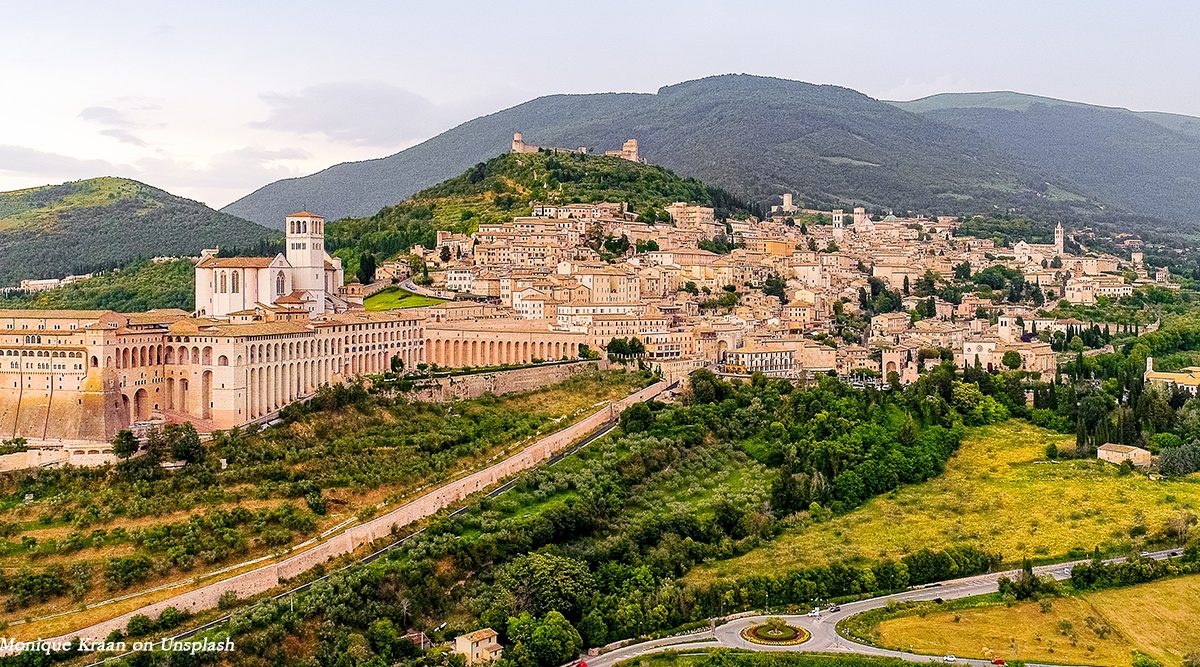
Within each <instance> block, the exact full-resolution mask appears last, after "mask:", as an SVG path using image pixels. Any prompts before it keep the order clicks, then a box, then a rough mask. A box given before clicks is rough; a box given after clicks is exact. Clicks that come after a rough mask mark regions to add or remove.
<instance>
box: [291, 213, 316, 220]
mask: <svg viewBox="0 0 1200 667" xmlns="http://www.w3.org/2000/svg"><path fill="white" fill-rule="evenodd" d="M287 217H289V218H320V217H321V216H319V215H317V214H316V213H309V212H308V211H300V212H299V213H293V214H291V215H289V216H287ZM321 219H322V220H324V218H321Z"/></svg>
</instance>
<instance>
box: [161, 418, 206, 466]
mask: <svg viewBox="0 0 1200 667" xmlns="http://www.w3.org/2000/svg"><path fill="white" fill-rule="evenodd" d="M166 437H167V442H168V443H170V447H171V456H173V457H174V458H175V459H176V460H179V461H186V462H188V463H199V462H201V461H203V460H204V445H202V444H200V434H199V433H197V432H196V427H195V426H192V425H191V424H190V423H185V424H170V425H168V426H167V433H166Z"/></svg>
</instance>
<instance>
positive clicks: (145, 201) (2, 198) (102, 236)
mask: <svg viewBox="0 0 1200 667" xmlns="http://www.w3.org/2000/svg"><path fill="white" fill-rule="evenodd" d="M278 215H279V211H276V216H278ZM273 234H274V233H273V232H271V231H270V230H268V229H266V228H264V227H261V226H259V225H256V224H254V223H251V222H247V221H245V220H242V219H240V218H236V217H234V216H232V215H229V214H227V213H219V212H217V211H214V210H212V209H210V208H208V207H207V206H205V205H203V204H201V203H199V202H196V201H192V200H190V199H184V198H182V197H176V196H175V195H172V194H170V193H168V192H165V191H163V190H159V189H158V188H154V187H151V186H149V185H146V184H144V183H139V182H137V181H131V180H128V179H123V178H108V177H105V178H93V179H89V180H85V181H72V182H70V183H63V184H61V185H47V186H43V187H38V188H30V189H27V190H15V191H12V192H4V193H0V257H3V258H4V261H2V262H0V285H8V284H13V283H16V282H17V281H19V280H21V279H24V278H52V277H59V276H63V275H67V274H71V273H87V272H91V271H96V270H104V269H110V268H114V267H118V266H124V265H126V264H128V263H130V262H131V261H134V260H137V259H141V258H147V257H154V256H159V255H183V254H195V253H196V252H197V251H198V250H200V249H201V248H205V247H212V246H214V245H221V246H241V247H246V246H251V245H254V244H256V243H258V242H259V241H262V240H263V239H266V238H267V237H269V236H271V235H273Z"/></svg>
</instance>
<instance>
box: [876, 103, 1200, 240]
mask: <svg viewBox="0 0 1200 667" xmlns="http://www.w3.org/2000/svg"><path fill="white" fill-rule="evenodd" d="M896 104H897V106H899V107H901V108H904V109H908V110H910V111H914V112H919V113H921V115H922V116H924V117H925V118H929V119H932V120H935V121H937V122H939V123H943V124H946V125H951V126H954V127H958V128H961V129H963V130H967V131H970V132H974V133H976V134H978V135H980V136H982V137H984V138H985V139H987V140H988V141H990V142H991V143H993V144H994V145H996V146H997V147H998V148H1000V149H1002V150H1004V151H1006V152H1008V153H1011V154H1012V155H1015V156H1017V157H1018V158H1020V159H1021V160H1023V161H1026V162H1028V163H1031V164H1034V165H1037V167H1038V168H1040V169H1042V170H1044V172H1045V173H1052V174H1058V175H1060V176H1061V177H1063V178H1066V179H1069V180H1070V181H1072V182H1075V183H1077V184H1079V186H1080V187H1082V188H1083V189H1084V190H1085V191H1087V192H1089V193H1092V194H1093V195H1094V196H1095V197H1097V198H1098V199H1099V200H1100V201H1103V202H1106V203H1107V204H1108V205H1109V206H1111V207H1116V208H1118V209H1122V210H1125V211H1130V212H1134V213H1139V214H1142V215H1149V216H1154V217H1158V218H1161V219H1163V220H1165V221H1168V222H1169V223H1171V224H1172V225H1178V223H1179V222H1183V223H1185V224H1186V225H1187V226H1188V227H1192V228H1193V229H1194V226H1195V222H1194V221H1195V220H1196V219H1198V218H1200V200H1198V199H1197V198H1196V196H1195V192H1196V189H1197V188H1198V187H1200V119H1197V118H1192V117H1190V116H1181V115H1177V114H1164V113H1154V112H1135V111H1129V110H1127V109H1118V108H1113V107H1101V106H1093V105H1087V104H1080V103H1077V102H1067V101H1064V100H1055V99H1052V98H1046V97H1037V96H1032V95H1022V94H1019V93H959V94H944V95H934V96H932V97H927V98H922V99H920V100H914V101H912V102H898V103H896Z"/></svg>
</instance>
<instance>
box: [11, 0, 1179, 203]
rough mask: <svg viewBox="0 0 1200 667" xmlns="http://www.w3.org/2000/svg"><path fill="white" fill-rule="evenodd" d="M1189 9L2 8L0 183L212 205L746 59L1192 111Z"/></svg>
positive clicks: (628, 5)
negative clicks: (517, 113) (529, 107)
mask: <svg viewBox="0 0 1200 667" xmlns="http://www.w3.org/2000/svg"><path fill="white" fill-rule="evenodd" d="M1198 6H1200V5H1198V3H1192V2H1153V3H1151V2H1141V3H1133V2H1109V1H1105V0H1091V1H1088V2H1065V1H1057V0H1055V1H1049V0H1040V1H1038V2H1012V1H1004V2H986V3H985V2H975V1H972V0H954V1H947V2H920V1H919V0H910V1H909V2H895V1H894V2H854V1H852V0H841V1H838V2H829V1H828V0H822V1H820V2H787V1H778V2H765V1H764V2H755V1H753V0H737V1H736V2H704V1H698V0H687V1H681V2H655V1H652V0H641V1H637V2H633V1H630V2H626V1H624V0H602V1H596V0H589V1H582V2H572V1H569V0H559V1H557V2H532V1H531V2H503V1H500V0H492V1H490V2H465V1H454V0H450V1H442V2H428V1H423V2H398V1H397V2H365V1H354V0H340V1H339V2H326V3H317V2H301V1H299V0H291V1H288V2H253V1H252V0H242V1H239V2H219V1H213V0H205V1H203V2H185V1H182V0H180V1H178V2H159V3H152V2H145V1H143V2H123V1H119V0H106V1H105V2H96V1H95V0H90V1H88V2H70V1H63V0H59V1H57V2H47V3H36V2H21V3H9V4H7V5H6V7H5V9H4V12H3V19H2V20H0V90H2V91H3V96H2V97H0V190H10V189H14V188H19V187H27V186H32V185H40V184H44V183H57V182H62V181H65V180H72V179H78V178H87V177H91V176H99V175H117V176H128V177H131V178H137V179H139V180H143V181H146V182H148V183H150V184H152V185H157V186H159V187H163V188H165V189H167V190H170V191H172V192H175V193H177V194H182V195H186V196H189V197H193V198H196V199H199V200H201V201H204V202H206V203H208V204H210V205H213V206H223V205H225V204H227V203H229V202H230V201H233V200H234V199H237V198H238V197H240V196H242V195H244V194H246V193H248V192H250V191H252V190H254V189H255V188H258V187H259V186H262V185H264V184H266V183H268V182H270V181H273V180H276V179H279V178H285V177H289V176H299V175H303V174H307V173H311V172H313V171H316V170H318V169H321V168H323V167H326V166H329V165H331V164H334V163H337V162H342V161H347V160H359V159H364V158H371V157H381V156H384V155H387V154H390V153H393V152H395V151H397V150H400V149H402V148H405V147H407V146H410V145H412V144H414V143H417V142H419V141H421V140H423V139H425V138H428V137H430V136H432V135H434V134H436V133H438V132H440V131H442V130H444V129H447V128H449V127H452V126H454V125H456V124H458V123H460V122H462V121H465V120H468V119H470V118H472V117H474V116H477V115H481V114H484V113H489V112H492V111H496V110H499V109H501V108H504V107H507V106H512V105H514V104H517V103H520V102H522V101H524V100H526V99H529V98H532V97H537V96H539V95H544V94H549V93H561V92H600V91H643V92H650V91H654V90H656V89H657V88H658V87H660V86H663V85H667V84H671V83H677V82H679V81H683V80H687V79H694V78H699V77H703V76H707V75H711V74H720V73H728V72H746V73H751V74H763V75H771V76H779V77H785V78H790V79H799V80H804V81H810V82H814V83H834V84H839V85H844V86H848V87H851V88H855V89H857V90H860V91H862V92H864V93H866V94H868V95H872V96H874V97H879V98H884V99H911V98H915V97H920V96H923V95H928V94H931V93H936V92H943V91H971V90H1019V91H1023V92H1029V93H1036V94H1041V95H1049V96H1053V97H1062V98H1068V99H1074V100H1079V101H1083V102H1091V103H1096V104H1106V105H1113V106H1124V107H1129V108H1133V109H1139V110H1157V111H1172V112H1177V113H1185V114H1191V115H1197V116H1200V86H1197V85H1196V82H1197V81H1200V49H1197V48H1196V40H1197V38H1196V35H1195V34H1194V32H1195V30H1196V29H1197V27H1200V8H1198Z"/></svg>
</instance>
